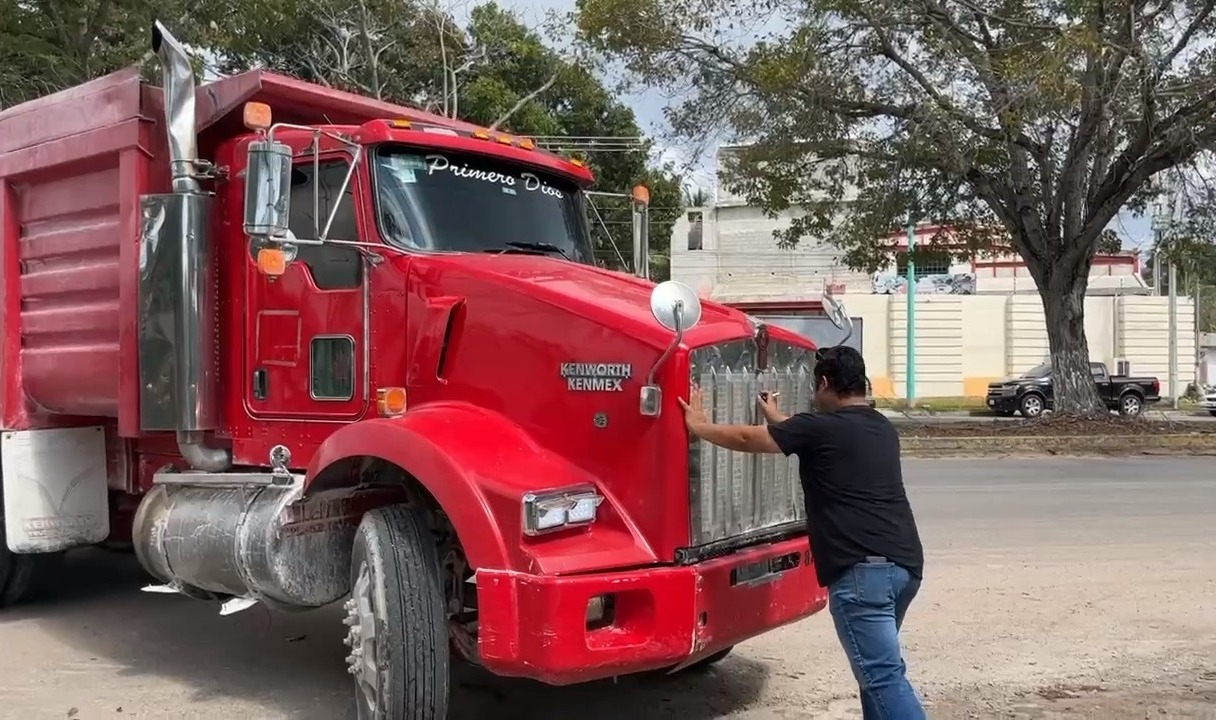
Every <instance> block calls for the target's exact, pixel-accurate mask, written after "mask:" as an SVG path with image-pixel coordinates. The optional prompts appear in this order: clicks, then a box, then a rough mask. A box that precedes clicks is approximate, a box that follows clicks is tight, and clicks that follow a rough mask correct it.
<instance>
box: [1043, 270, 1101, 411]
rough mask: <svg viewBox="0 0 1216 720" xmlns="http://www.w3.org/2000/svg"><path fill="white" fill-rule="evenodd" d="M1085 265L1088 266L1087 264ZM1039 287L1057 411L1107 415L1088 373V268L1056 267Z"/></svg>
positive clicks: (1091, 377)
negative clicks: (1069, 269) (1086, 334)
mask: <svg viewBox="0 0 1216 720" xmlns="http://www.w3.org/2000/svg"><path fill="white" fill-rule="evenodd" d="M1085 265H1088V264H1087V263H1086V264H1085ZM1053 270H1055V272H1053V273H1052V274H1051V275H1049V277H1048V282H1046V283H1042V284H1041V285H1040V287H1039V297H1040V298H1041V299H1042V301H1043V313H1044V315H1045V316H1046V320H1047V340H1048V343H1049V345H1050V347H1051V368H1052V372H1051V374H1052V387H1053V389H1054V390H1055V412H1057V413H1064V414H1069V415H1089V416H1095V415H1098V416H1101V415H1106V414H1107V413H1108V410H1107V409H1106V405H1105V404H1104V403H1103V402H1102V399H1101V398H1100V397H1099V396H1098V387H1097V385H1096V384H1095V383H1094V378H1093V374H1092V373H1091V372H1090V370H1089V342H1088V341H1087V340H1086V339H1085V291H1086V289H1087V287H1088V285H1089V277H1088V276H1089V268H1088V267H1084V268H1082V272H1068V271H1067V270H1063V269H1060V268H1054V269H1053Z"/></svg>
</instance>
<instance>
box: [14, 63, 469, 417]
mask: <svg viewBox="0 0 1216 720" xmlns="http://www.w3.org/2000/svg"><path fill="white" fill-rule="evenodd" d="M249 100H257V101H261V102H266V103H269V104H270V105H271V106H272V108H273V110H274V114H275V120H276V121H278V122H290V123H299V124H320V123H330V124H362V123H364V122H367V121H368V120H372V119H375V118H384V117H399V118H408V119H412V120H415V121H424V122H434V123H441V124H446V125H448V126H451V127H454V128H461V129H469V128H471V127H472V126H470V125H467V124H465V123H461V122H458V121H453V120H448V119H445V118H441V117H438V116H434V115H429V114H426V113H422V112H420V111H417V110H413V109H410V108H404V107H400V106H396V105H392V104H389V103H384V102H379V101H375V100H370V99H368V98H364V97H360V96H357V95H353V94H350V93H345V92H340V91H335V90H332V89H329V88H323V87H320V86H317V85H313V84H311V83H305V82H301V81H298V80H293V79H290V78H286V77H283V76H279V75H274V74H271V73H266V72H262V71H253V72H248V73H243V74H241V75H236V76H233V77H230V78H225V79H223V80H220V81H217V82H214V83H211V84H209V85H204V86H202V87H200V88H199V89H198V93H197V97H196V108H197V110H196V114H197V122H198V128H199V153H200V156H201V157H203V158H208V157H210V156H211V153H212V152H213V150H214V148H215V146H216V145H217V144H218V143H219V142H221V141H222V140H223V139H225V138H228V137H231V136H232V135H234V134H238V133H242V132H244V128H243V127H242V126H241V117H240V116H241V113H240V108H241V106H242V105H243V104H244V103H245V102H246V101H249ZM161 108H162V100H161V93H160V90H159V89H158V88H155V87H152V86H149V85H147V84H145V83H142V82H141V81H140V77H139V73H138V70H137V69H136V68H128V69H126V70H121V71H119V72H116V73H114V74H111V75H108V76H106V77H102V78H99V79H97V80H94V81H92V82H88V83H85V84H83V85H79V86H76V87H73V88H70V89H68V90H64V91H61V92H58V93H55V94H53V95H48V96H46V97H43V98H39V99H37V100H32V101H30V102H27V103H24V104H22V105H18V106H15V107H12V108H9V109H7V110H5V111H3V112H0V250H2V251H3V256H2V258H0V269H2V271H3V285H2V286H0V297H2V298H3V302H2V303H0V340H2V342H3V348H2V351H0V363H2V365H0V373H2V375H0V377H2V378H3V385H2V386H0V422H2V424H3V427H4V428H6V429H25V428H31V427H47V426H55V425H60V424H63V423H65V422H67V423H73V422H76V420H77V419H78V418H81V417H88V418H97V417H101V418H116V419H117V420H118V422H119V431H120V433H121V434H122V435H124V436H127V437H134V436H136V435H138V434H139V416H138V413H139V387H138V382H139V372H138V370H139V368H138V365H137V363H138V348H137V338H138V316H137V315H138V291H139V275H138V259H139V232H140V227H139V207H140V205H139V198H140V195H142V194H145V193H159V192H168V191H169V190H170V187H169V174H168V148H167V141H166V138H165V132H164V130H163V123H162V121H161V118H162V111H161Z"/></svg>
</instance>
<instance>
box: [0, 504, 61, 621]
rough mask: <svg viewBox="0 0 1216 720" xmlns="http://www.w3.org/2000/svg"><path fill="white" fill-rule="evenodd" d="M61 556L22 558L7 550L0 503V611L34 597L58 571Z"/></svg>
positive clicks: (56, 554)
mask: <svg viewBox="0 0 1216 720" xmlns="http://www.w3.org/2000/svg"><path fill="white" fill-rule="evenodd" d="M62 559H63V553H61V552H57V553H47V554H45V555H23V554H18V553H15V552H13V551H12V550H9V549H8V543H7V542H6V541H5V539H4V511H3V505H2V504H0V609H3V608H7V607H9V606H12V605H16V604H18V603H20V602H22V601H23V600H29V599H31V598H34V597H37V596H38V594H39V593H40V592H41V591H42V590H43V589H44V588H43V585H44V581H45V580H46V579H47V577H48V576H50V575H52V574H54V572H55V570H56V569H58V567H59V563H60V561H61V560H62Z"/></svg>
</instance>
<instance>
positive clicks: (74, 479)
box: [0, 427, 110, 553]
mask: <svg viewBox="0 0 1216 720" xmlns="http://www.w3.org/2000/svg"><path fill="white" fill-rule="evenodd" d="M0 464H2V467H3V472H4V517H5V523H4V526H5V539H6V541H7V543H8V547H9V549H10V550H12V551H13V552H15V553H50V552H58V551H60V550H67V549H70V548H74V547H80V546H82V545H93V544H95V543H99V542H101V541H103V540H105V539H106V537H108V536H109V534H110V508H109V500H108V490H107V485H106V442H105V430H104V429H103V428H101V427H83V428H63V429H53V430H21V431H8V432H5V433H4V434H3V436H0Z"/></svg>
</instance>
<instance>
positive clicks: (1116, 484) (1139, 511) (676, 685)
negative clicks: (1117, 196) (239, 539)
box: [0, 458, 1216, 720]
mask: <svg viewBox="0 0 1216 720" xmlns="http://www.w3.org/2000/svg"><path fill="white" fill-rule="evenodd" d="M905 467H906V474H907V477H908V485H909V490H910V493H911V495H912V498H913V503H914V506H915V509H916V512H917V514H918V517H919V520H920V524H921V530H922V534H923V536H924V541H925V544H926V548H927V554H928V567H927V577H926V583H925V586H924V589H923V590H922V593H921V596H920V597H919V598H918V599H917V601H916V603H915V604H914V605H913V608H912V610H911V612H910V614H909V617H908V625H907V628H906V630H905V633H904V634H905V642H906V645H907V648H908V657H909V667H910V668H911V672H912V675H913V678H914V680H915V681H916V683H917V684H918V686H919V687H920V689H921V690H922V691H923V693H924V694H925V695H926V697H927V699H928V700H929V701H930V703H931V708H932V710H931V715H932V716H933V717H935V718H936V717H950V718H952V717H960V718H965V717H984V718H988V717H999V716H1003V715H1002V713H1004V712H1008V711H1010V709H1011V708H1015V709H1017V710H1018V712H1021V713H1023V714H1022V715H1021V716H1022V717H1038V716H1041V715H1042V714H1044V713H1048V712H1055V713H1061V714H1059V715H1054V716H1053V717H1074V716H1075V717H1081V716H1082V715H1081V714H1077V715H1072V714H1070V712H1076V713H1084V716H1086V717H1109V718H1120V717H1138V718H1139V717H1145V716H1146V713H1148V714H1149V715H1151V716H1153V717H1157V716H1158V715H1159V714H1164V713H1167V712H1168V713H1173V716H1175V717H1180V716H1181V717H1195V716H1197V713H1198V712H1199V708H1201V707H1208V708H1211V707H1214V706H1216V581H1214V580H1213V576H1214V575H1216V572H1214V570H1216V564H1213V560H1212V552H1213V542H1214V537H1216V530H1213V527H1214V526H1213V520H1212V518H1213V517H1216V472H1213V467H1214V463H1213V461H1212V460H1211V459H1210V458H1207V459H1204V458H1197V459H1172V458H1134V459H1109V460H1106V459H1104V460H1089V459H1086V460H1061V459H1044V460H999V461H992V462H977V461H971V460H932V461H930V460H923V461H920V460H918V461H908V462H907V463H906V466H905ZM65 580H66V581H68V582H66V583H65V587H63V588H61V589H60V592H59V596H58V598H57V601H56V602H55V603H54V604H49V605H45V606H42V607H33V608H27V609H22V610H20V611H18V612H10V613H8V614H6V615H3V616H0V718H6V719H7V718H12V719H14V720H16V719H18V718H20V719H21V720H27V719H28V720H38V719H40V718H67V717H75V718H79V719H81V720H97V719H107V718H170V717H172V718H216V719H221V718H242V719H244V718H267V719H270V718H292V719H296V720H312V719H314V718H315V719H317V720H322V719H324V720H335V719H340V718H343V717H345V712H346V709H347V677H346V675H345V674H344V672H343V664H342V650H341V647H340V642H339V640H340V637H341V635H342V629H343V628H342V627H341V625H340V624H339V622H338V618H337V614H336V613H334V612H333V611H331V610H322V611H317V612H313V613H306V614H302V615H296V616H283V615H271V614H269V613H266V612H265V611H263V610H261V609H253V610H250V611H246V612H244V613H241V614H238V615H236V616H233V617H228V618H221V617H219V616H218V615H217V614H216V613H215V612H214V610H213V609H212V608H211V607H210V606H208V605H206V604H202V603H198V602H196V601H191V600H187V599H184V598H175V597H166V596H163V595H150V594H144V593H139V592H137V591H136V590H135V587H136V586H137V585H138V583H139V575H138V574H137V572H136V571H135V569H134V567H133V566H132V564H131V562H130V559H129V558H126V557H122V556H115V555H110V554H107V553H92V552H81V553H78V554H77V555H76V556H74V557H71V558H69V559H68V570H67V572H66V575H65ZM456 683H457V688H456V697H457V698H458V702H457V705H456V707H455V708H454V711H453V716H454V717H457V718H469V719H472V718H478V719H480V718H487V717H491V716H498V717H504V718H528V720H550V719H552V720H558V719H564V718H567V717H569V716H570V715H571V714H572V713H574V714H577V715H578V717H580V720H598V719H600V718H604V719H607V718H611V719H612V720H620V718H630V720H633V719H642V718H652V717H654V718H658V717H664V718H665V717H679V718H686V719H689V720H709V719H710V718H749V719H756V720H759V719H762V718H807V717H813V718H818V717H822V718H853V717H859V714H858V713H857V712H856V700H855V698H854V696H853V689H852V687H851V683H850V678H849V675H848V671H847V669H846V667H845V665H844V663H843V660H842V658H841V655H840V652H839V650H838V649H837V647H836V645H835V639H834V637H833V635H832V633H831V631H830V622H829V621H828V619H827V618H826V617H823V616H820V617H814V618H811V619H809V620H807V621H805V622H803V623H801V624H799V625H797V626H794V627H790V628H786V629H783V630H781V631H778V632H776V633H773V634H770V635H768V636H765V637H763V638H759V639H756V640H754V641H752V642H750V643H748V644H746V645H745V646H743V647H741V648H739V649H737V651H736V654H735V655H734V656H732V657H731V658H729V659H728V660H726V661H725V662H724V663H723V664H722V665H721V666H719V668H717V669H715V670H712V671H710V672H708V673H705V674H702V675H699V676H689V677H680V678H663V679H660V680H657V681H655V680H644V681H643V680H632V679H623V680H621V681H620V682H619V683H616V684H614V683H610V682H608V683H599V684H595V685H592V686H590V687H581V688H562V689H552V688H545V687H542V686H539V685H535V684H532V683H524V682H515V681H503V680H498V679H494V678H488V677H485V676H483V675H479V674H477V673H467V672H466V673H462V674H461V675H460V676H459V677H458V678H457V679H456ZM1070 709H1071V710H1070Z"/></svg>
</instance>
